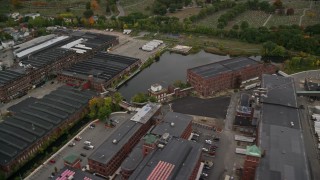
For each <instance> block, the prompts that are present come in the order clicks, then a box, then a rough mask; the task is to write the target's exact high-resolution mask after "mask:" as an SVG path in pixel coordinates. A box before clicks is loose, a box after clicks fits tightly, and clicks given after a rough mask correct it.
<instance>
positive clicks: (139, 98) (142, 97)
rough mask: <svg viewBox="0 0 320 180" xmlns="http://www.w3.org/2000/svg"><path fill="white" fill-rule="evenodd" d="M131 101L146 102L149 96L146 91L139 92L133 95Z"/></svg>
mask: <svg viewBox="0 0 320 180" xmlns="http://www.w3.org/2000/svg"><path fill="white" fill-rule="evenodd" d="M131 101H132V102H136V103H144V102H147V101H148V98H147V97H146V95H145V94H144V93H137V94H136V95H134V96H133V97H132V99H131Z"/></svg>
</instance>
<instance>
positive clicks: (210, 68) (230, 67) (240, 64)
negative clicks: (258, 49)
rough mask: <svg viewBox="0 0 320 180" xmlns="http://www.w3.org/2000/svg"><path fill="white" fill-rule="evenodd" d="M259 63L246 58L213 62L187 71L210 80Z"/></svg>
mask: <svg viewBox="0 0 320 180" xmlns="http://www.w3.org/2000/svg"><path fill="white" fill-rule="evenodd" d="M258 63H259V62H258V61H256V60H253V59H251V58H247V57H238V58H233V59H227V60H223V61H219V62H214V63H210V64H206V65H202V66H198V67H194V68H191V69H189V70H190V71H192V72H194V73H195V74H198V75H199V76H201V77H203V78H205V79H206V78H211V77H214V76H217V75H219V74H221V73H225V72H232V71H237V70H239V69H242V68H244V67H247V66H252V65H256V64H258Z"/></svg>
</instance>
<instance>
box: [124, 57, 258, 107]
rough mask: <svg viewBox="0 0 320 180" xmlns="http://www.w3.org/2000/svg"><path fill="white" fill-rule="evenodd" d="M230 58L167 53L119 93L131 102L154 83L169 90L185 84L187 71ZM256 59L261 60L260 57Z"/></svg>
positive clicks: (131, 80)
mask: <svg viewBox="0 0 320 180" xmlns="http://www.w3.org/2000/svg"><path fill="white" fill-rule="evenodd" d="M229 58H230V57H229V56H221V55H215V54H211V53H206V52H204V51H200V52H199V53H197V54H191V55H187V56H184V55H180V54H176V53H170V52H165V53H164V54H162V55H161V57H160V59H159V60H158V61H157V62H155V63H153V64H152V65H151V66H150V67H148V68H146V69H144V70H143V71H142V72H140V73H139V74H137V75H136V76H135V77H133V78H132V79H130V80H128V81H127V82H126V83H124V84H123V85H122V86H121V87H120V88H119V92H120V93H121V94H122V96H124V98H126V100H127V101H130V100H131V97H133V96H134V95H135V94H137V93H139V92H143V93H147V91H148V89H149V88H150V86H151V85H152V84H154V83H158V84H161V85H162V86H163V87H164V88H167V87H168V85H170V84H173V83H174V82H175V81H176V80H182V81H183V82H185V81H186V78H187V69H189V68H192V67H196V66H200V65H204V64H208V63H212V62H217V61H221V60H225V59H229ZM254 59H256V60H260V58H259V57H258V58H254Z"/></svg>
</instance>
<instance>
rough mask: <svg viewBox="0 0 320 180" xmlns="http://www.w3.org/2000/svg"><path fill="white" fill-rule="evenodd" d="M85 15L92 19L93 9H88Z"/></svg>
mask: <svg viewBox="0 0 320 180" xmlns="http://www.w3.org/2000/svg"><path fill="white" fill-rule="evenodd" d="M83 15H84V17H85V18H90V17H91V16H93V11H92V10H91V9H88V10H86V11H85V12H84V13H83Z"/></svg>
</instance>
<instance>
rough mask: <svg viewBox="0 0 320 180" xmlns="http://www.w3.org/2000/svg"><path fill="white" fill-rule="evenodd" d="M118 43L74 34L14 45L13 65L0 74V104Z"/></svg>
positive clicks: (111, 38)
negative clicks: (14, 63) (14, 60)
mask: <svg viewBox="0 0 320 180" xmlns="http://www.w3.org/2000/svg"><path fill="white" fill-rule="evenodd" d="M118 43H119V38H118V37H116V36H109V35H102V34H94V33H88V32H78V31H77V32H72V33H70V34H68V35H62V36H59V35H52V36H48V37H46V38H42V39H40V40H39V41H38V42H37V41H33V42H32V43H27V44H21V45H20V46H19V45H17V46H16V47H15V48H16V50H15V51H14V55H15V57H16V62H17V65H16V66H15V67H13V68H11V69H9V70H5V71H3V72H1V73H0V95H1V96H0V101H1V102H8V101H10V100H11V99H15V98H18V97H20V96H23V95H25V94H26V93H27V91H28V90H30V89H31V88H34V87H37V86H39V85H41V84H42V83H44V82H45V81H47V80H48V79H50V78H52V77H54V76H56V75H57V74H58V72H60V71H61V70H62V69H64V68H67V67H70V66H71V65H72V64H75V63H76V62H79V61H83V60H85V59H88V57H91V56H93V55H94V54H95V53H96V52H99V51H102V50H106V49H108V48H110V47H112V46H114V45H116V44H118Z"/></svg>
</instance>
